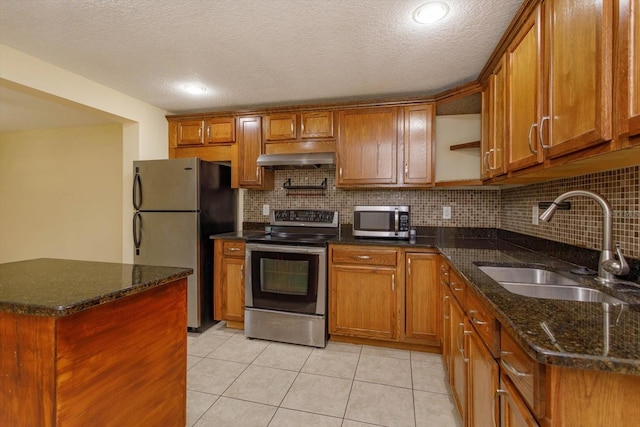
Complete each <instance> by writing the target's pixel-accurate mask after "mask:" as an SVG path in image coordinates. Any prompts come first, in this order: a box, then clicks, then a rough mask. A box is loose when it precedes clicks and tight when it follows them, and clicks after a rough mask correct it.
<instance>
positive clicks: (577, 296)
mask: <svg viewBox="0 0 640 427" xmlns="http://www.w3.org/2000/svg"><path fill="white" fill-rule="evenodd" d="M478 268H479V269H480V270H482V271H483V272H484V273H486V274H487V275H488V276H489V277H491V278H492V279H493V280H495V281H496V282H498V284H500V286H502V287H503V288H505V289H506V290H508V291H509V292H511V293H514V294H518V295H522V296H525V297H532V298H543V299H557V300H564V301H584V302H606V303H609V304H624V302H623V301H621V300H619V299H618V298H615V297H612V296H610V295H607V294H605V293H604V292H600V291H599V290H597V289H591V288H586V287H584V286H582V285H581V284H580V283H579V282H576V281H575V280H573V279H570V278H569V277H565V276H563V275H561V274H558V273H555V272H553V271H549V270H544V269H541V268H527V267H495V266H488V265H485V266H478Z"/></svg>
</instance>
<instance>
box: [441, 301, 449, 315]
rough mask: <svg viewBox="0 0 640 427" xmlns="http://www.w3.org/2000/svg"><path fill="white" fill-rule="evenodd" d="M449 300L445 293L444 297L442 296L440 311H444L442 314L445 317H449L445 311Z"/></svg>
mask: <svg viewBox="0 0 640 427" xmlns="http://www.w3.org/2000/svg"><path fill="white" fill-rule="evenodd" d="M448 302H449V296H448V295H445V296H444V298H442V312H443V313H444V314H443V316H444V318H445V319H447V320H448V319H449V313H447V303H448Z"/></svg>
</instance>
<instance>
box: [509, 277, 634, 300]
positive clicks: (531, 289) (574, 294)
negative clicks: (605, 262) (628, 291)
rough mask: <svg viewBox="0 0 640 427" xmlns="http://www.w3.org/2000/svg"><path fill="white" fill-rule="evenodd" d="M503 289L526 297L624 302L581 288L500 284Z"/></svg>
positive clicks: (593, 290)
mask: <svg viewBox="0 0 640 427" xmlns="http://www.w3.org/2000/svg"><path fill="white" fill-rule="evenodd" d="M498 283H499V284H500V285H501V286H502V287H503V288H505V289H506V290H508V291H509V292H512V293H514V294H518V295H522V296H525V297H533V298H544V299H559V300H564V301H585V302H607V303H609V304H622V303H623V301H621V300H619V299H618V298H615V297H612V296H610V295H607V294H605V293H604V292H600V291H599V290H597V289H590V288H584V287H581V286H566V285H546V284H541V283H538V284H532V283H509V282H498Z"/></svg>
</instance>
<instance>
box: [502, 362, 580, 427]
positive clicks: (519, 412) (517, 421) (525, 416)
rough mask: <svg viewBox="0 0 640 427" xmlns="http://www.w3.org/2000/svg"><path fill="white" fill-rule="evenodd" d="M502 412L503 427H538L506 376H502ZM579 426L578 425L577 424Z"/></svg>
mask: <svg viewBox="0 0 640 427" xmlns="http://www.w3.org/2000/svg"><path fill="white" fill-rule="evenodd" d="M498 394H499V396H500V412H501V421H500V425H501V426H502V427H537V426H538V422H537V421H536V419H535V417H534V416H533V415H532V414H531V412H530V411H529V408H527V405H526V404H525V403H524V400H523V399H522V398H521V397H520V393H518V390H517V389H516V387H515V386H514V385H513V383H512V382H511V380H509V378H508V377H507V376H506V375H504V374H503V375H500V390H499V391H498ZM576 425H578V424H576Z"/></svg>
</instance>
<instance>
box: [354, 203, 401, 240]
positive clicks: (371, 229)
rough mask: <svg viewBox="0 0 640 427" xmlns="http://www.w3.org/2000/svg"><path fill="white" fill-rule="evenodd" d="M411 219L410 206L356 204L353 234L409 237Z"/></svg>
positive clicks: (392, 237)
mask: <svg viewBox="0 0 640 427" xmlns="http://www.w3.org/2000/svg"><path fill="white" fill-rule="evenodd" d="M410 219H411V217H410V213H409V206H354V207H353V235H354V236H356V237H386V238H391V239H408V238H409V230H410V228H411V220H410Z"/></svg>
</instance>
